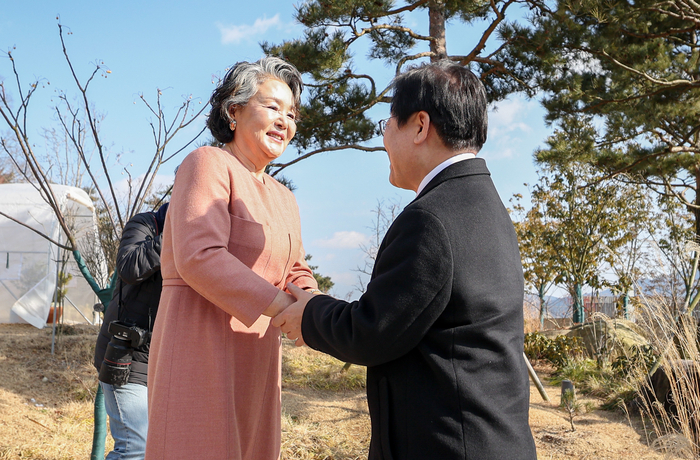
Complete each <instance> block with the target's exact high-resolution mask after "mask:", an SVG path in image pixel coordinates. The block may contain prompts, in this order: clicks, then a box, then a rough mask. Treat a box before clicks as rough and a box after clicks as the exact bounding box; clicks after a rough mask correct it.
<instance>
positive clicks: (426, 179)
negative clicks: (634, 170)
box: [416, 153, 476, 195]
mask: <svg viewBox="0 0 700 460" xmlns="http://www.w3.org/2000/svg"><path fill="white" fill-rule="evenodd" d="M475 157H476V155H474V154H473V153H460V154H459V155H455V156H453V157H450V158H448V159H447V160H445V161H443V162H442V163H440V164H439V165H437V166H435V168H433V170H432V171H430V172H429V173H428V175H427V176H425V177H424V178H423V180H422V181H421V182H420V185H419V186H418V190H416V195H420V192H422V191H423V189H424V188H425V186H426V185H428V182H430V181H431V180H433V178H434V177H435V176H437V175H438V174H440V172H442V170H443V169H445V168H447V167H448V166H450V165H453V164H455V163H459V162H460V161H464V160H471V159H472V158H475Z"/></svg>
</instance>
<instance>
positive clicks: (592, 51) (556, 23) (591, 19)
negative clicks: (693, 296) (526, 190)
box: [499, 0, 700, 234]
mask: <svg viewBox="0 0 700 460" xmlns="http://www.w3.org/2000/svg"><path fill="white" fill-rule="evenodd" d="M533 7H534V9H533V14H532V15H531V17H530V24H529V25H523V24H509V25H508V26H506V27H504V29H503V31H504V34H505V37H506V39H507V40H511V41H513V42H514V43H517V46H513V47H509V48H507V49H504V50H503V52H502V54H501V55H500V56H499V58H500V59H502V60H503V61H504V62H507V63H510V64H512V65H514V66H516V67H517V66H522V67H526V68H528V69H530V70H531V71H532V73H531V74H530V75H531V77H532V80H531V81H530V82H529V83H530V84H531V85H533V86H537V87H538V88H540V89H541V90H543V91H544V97H543V103H544V106H545V108H546V109H547V119H548V121H550V122H552V123H557V124H562V125H567V124H568V122H567V120H568V119H570V118H572V117H584V118H585V119H587V120H589V121H591V122H592V124H591V125H590V126H591V127H592V130H591V132H590V133H589V137H588V139H589V140H590V141H591V142H594V143H595V145H596V146H597V148H596V149H592V150H590V151H589V152H588V153H589V156H588V157H586V158H581V157H575V156H574V153H573V152H569V153H568V154H567V152H560V154H561V159H569V160H572V161H574V160H575V161H581V160H588V161H591V162H592V164H594V165H596V166H597V167H598V168H601V169H602V170H603V171H605V172H606V174H607V175H608V176H609V177H613V176H618V175H621V174H624V175H625V179H629V180H635V181H638V182H640V183H643V184H645V185H647V186H649V187H651V188H653V189H654V190H655V191H657V192H658V193H660V194H663V195H666V196H670V197H673V198H674V199H676V200H678V201H679V202H681V203H683V204H684V205H685V206H687V207H688V208H689V209H690V210H691V212H692V213H693V214H694V219H695V233H696V234H700V219H698V216H700V212H699V210H700V195H699V194H698V193H697V192H698V184H699V180H700V161H698V159H697V154H698V153H700V136H699V134H700V133H699V131H700V121H699V120H700V92H699V91H698V88H700V79H699V75H700V74H699V72H700V67H699V65H698V64H699V63H700V61H699V59H700V53H699V51H700V50H699V48H698V32H699V31H700V6H698V5H697V4H696V3H693V2H676V1H665V0H641V1H630V0H614V1H610V0H573V1H570V0H553V1H546V0H543V1H540V0H536V1H534V2H533ZM593 127H594V128H593Z"/></svg>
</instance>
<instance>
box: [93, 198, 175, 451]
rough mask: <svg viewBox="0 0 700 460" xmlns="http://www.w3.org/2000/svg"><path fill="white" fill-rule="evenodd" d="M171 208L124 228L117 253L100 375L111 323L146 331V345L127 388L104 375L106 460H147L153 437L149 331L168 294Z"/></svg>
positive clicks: (135, 357) (98, 354) (98, 358)
mask: <svg viewBox="0 0 700 460" xmlns="http://www.w3.org/2000/svg"><path fill="white" fill-rule="evenodd" d="M167 209H168V203H165V204H164V205H162V206H161V207H160V208H159V209H158V211H157V212H143V213H140V214H136V215H135V216H134V217H132V218H131V219H130V220H129V222H127V223H126V225H125V226H124V232H123V233H122V238H121V241H120V242H119V250H118V251H117V264H116V265H117V273H118V274H119V277H118V279H117V284H116V286H115V288H114V294H113V295H112V300H111V302H110V303H109V305H108V306H107V310H106V311H105V315H104V321H103V323H102V327H101V328H100V334H99V336H98V337H97V344H96V346H95V358H94V365H95V368H96V369H97V370H98V372H99V371H100V369H101V367H102V365H103V360H104V357H105V352H106V350H107V344H108V343H109V342H110V340H111V339H112V334H111V333H109V324H110V323H111V322H113V321H117V320H118V321H120V322H121V323H123V324H125V325H127V326H136V327H138V328H140V329H142V330H143V331H145V332H146V335H145V336H146V337H147V339H146V341H145V343H144V344H143V345H141V346H139V347H137V348H135V349H134V350H133V352H132V363H131V366H130V372H129V376H128V381H127V383H126V384H125V385H120V384H116V383H115V382H113V381H102V380H110V379H109V378H107V377H109V376H113V375H114V374H113V373H104V374H103V373H100V380H101V381H100V385H101V386H102V391H103V392H104V395H105V409H106V412H107V415H108V416H109V427H110V432H111V434H112V438H114V450H112V451H111V452H110V453H109V454H108V455H107V457H106V458H107V460H118V459H127V458H128V459H136V458H144V456H145V453H146V436H147V432H148V395H147V385H148V355H149V348H150V345H151V341H150V331H152V330H153V323H154V322H155V319H156V314H157V312H158V302H160V293H161V290H162V289H163V277H162V276H161V274H160V247H161V242H162V239H163V225H164V223H165V214H166V212H167Z"/></svg>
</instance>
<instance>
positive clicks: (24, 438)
mask: <svg viewBox="0 0 700 460" xmlns="http://www.w3.org/2000/svg"><path fill="white" fill-rule="evenodd" d="M95 334H96V330H95V329H94V328H89V327H87V326H86V327H83V328H77V329H75V330H73V331H72V332H71V335H69V334H65V335H62V336H61V337H60V339H59V341H58V343H57V346H56V352H55V354H54V355H53V356H52V355H51V352H50V344H51V330H50V329H49V328H47V329H44V330H37V329H35V328H33V327H31V326H28V325H0V459H27V458H30V459H36V460H63V459H66V460H67V459H86V458H89V456H90V446H91V443H92V430H93V421H92V401H93V398H94V389H95V388H96V385H97V380H96V375H95V374H96V373H95V370H94V368H92V367H91V354H92V347H93V345H94V337H95ZM285 353H300V351H295V349H294V347H285ZM307 353H308V350H307ZM538 372H540V373H541V377H542V379H543V383H545V387H546V391H547V394H548V395H549V398H550V402H545V401H544V400H543V399H542V397H541V396H540V394H539V393H538V391H537V390H536V388H535V386H534V385H531V404H530V408H531V410H530V426H531V428H532V432H533V435H534V437H535V442H536V444H537V449H538V458H540V459H543V460H549V459H582V460H583V459H601V460H602V459H616V460H617V459H625V458H630V459H637V460H644V459H663V458H677V457H673V456H664V455H663V454H661V453H659V452H655V451H654V450H653V449H652V448H651V447H649V444H650V441H649V440H650V439H653V434H652V433H649V434H647V433H646V432H645V429H644V426H643V424H642V422H641V420H640V419H639V418H638V417H636V416H634V415H632V416H630V417H628V416H627V415H625V414H624V413H622V412H608V411H602V410H592V411H590V412H588V413H585V414H582V415H579V416H577V417H576V418H575V419H574V423H575V426H576V430H575V431H571V427H570V425H569V421H568V416H567V414H565V413H564V412H562V411H561V409H559V408H558V407H557V405H558V402H559V398H560V390H559V388H557V387H554V386H552V385H548V384H547V380H546V377H547V376H546V375H545V370H544V369H539V370H538ZM591 402H593V403H595V402H594V401H591ZM369 434H370V431H369V416H368V414H367V405H366V398H365V396H364V390H362V389H358V390H344V391H337V390H335V391H334V390H327V389H313V388H299V387H295V388H292V389H289V388H285V389H284V390H283V436H282V452H283V458H284V459H288V460H295V459H319V460H322V459H325V460H340V459H361V458H366V455H367V446H368V445H369ZM109 444H110V443H109V436H108V447H109Z"/></svg>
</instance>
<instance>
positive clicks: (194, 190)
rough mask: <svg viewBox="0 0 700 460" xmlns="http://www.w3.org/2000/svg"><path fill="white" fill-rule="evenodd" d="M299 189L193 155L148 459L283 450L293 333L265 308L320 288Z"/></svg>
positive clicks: (175, 208) (264, 454)
mask: <svg viewBox="0 0 700 460" xmlns="http://www.w3.org/2000/svg"><path fill="white" fill-rule="evenodd" d="M304 256H305V253H304V249H303V247H302V244H301V230H300V223H299V211H298V207H297V204H296V201H295V199H294V196H293V195H292V193H291V192H290V191H289V190H288V189H287V188H286V187H284V186H283V185H281V184H280V183H278V182H277V181H275V180H274V179H272V178H271V177H270V176H268V175H264V177H263V181H259V180H257V179H256V178H255V177H253V175H252V174H251V173H250V172H249V171H248V170H247V169H246V168H245V167H244V166H243V165H242V164H241V163H240V162H239V161H238V160H237V159H236V158H235V157H234V156H232V155H231V154H229V153H228V152H226V151H224V150H222V149H219V148H215V147H201V148H199V149H197V150H195V151H194V152H192V153H190V154H189V155H188V156H187V158H186V159H185V160H184V161H183V163H182V165H181V166H180V168H179V170H178V172H177V178H176V180H175V185H174V187H173V194H172V199H171V201H170V208H169V210H168V214H167V218H166V222H165V230H164V234H163V247H162V254H161V271H162V275H163V292H162V296H161V301H160V305H159V311H158V317H157V318H156V323H155V327H154V331H153V339H152V341H151V362H150V366H149V367H150V370H149V382H148V399H149V401H148V405H149V407H148V412H149V428H148V443H147V449H146V458H147V459H149V460H157V459H167V460H176V459H187V460H191V459H198V458H201V459H205V458H206V459H235V460H239V459H240V460H268V459H269V460H275V459H277V458H279V456H280V433H281V413H280V412H281V399H280V398H281V389H280V382H281V378H280V373H281V346H280V345H281V338H280V330H279V328H276V327H273V326H272V325H271V324H270V318H268V317H266V316H261V313H262V312H263V311H264V310H265V309H266V308H267V307H268V306H269V305H270V303H272V301H273V299H274V298H275V296H276V295H277V293H278V292H279V290H280V289H285V286H286V283H288V282H292V283H294V284H296V285H297V286H299V287H301V288H316V287H317V285H316V281H315V280H314V278H313V275H312V273H311V270H309V267H308V265H307V264H306V262H305V261H304Z"/></svg>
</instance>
